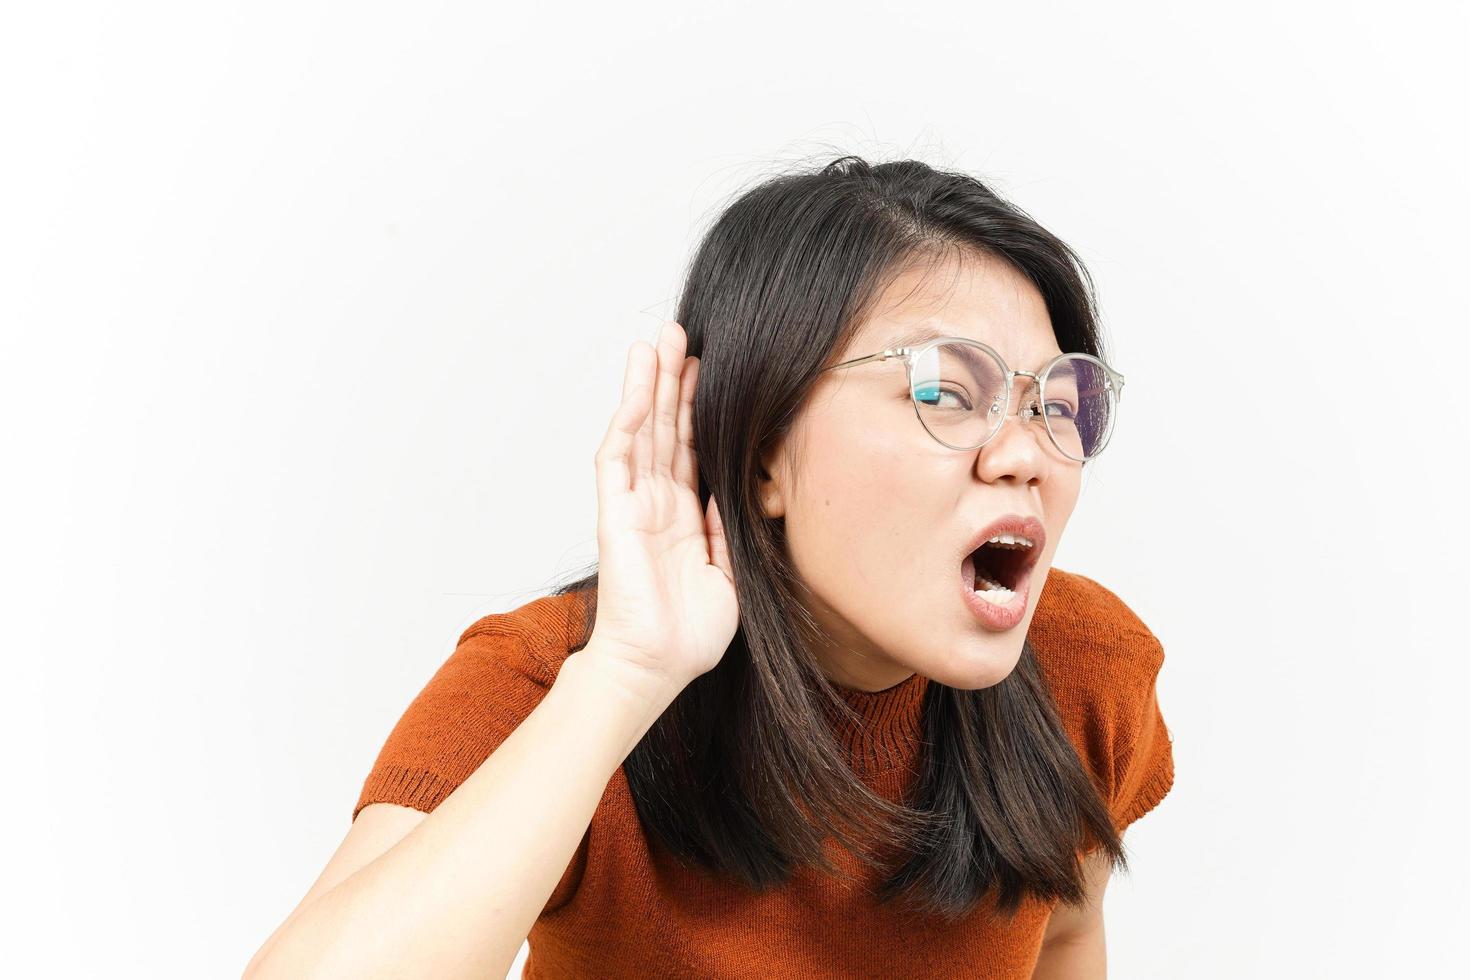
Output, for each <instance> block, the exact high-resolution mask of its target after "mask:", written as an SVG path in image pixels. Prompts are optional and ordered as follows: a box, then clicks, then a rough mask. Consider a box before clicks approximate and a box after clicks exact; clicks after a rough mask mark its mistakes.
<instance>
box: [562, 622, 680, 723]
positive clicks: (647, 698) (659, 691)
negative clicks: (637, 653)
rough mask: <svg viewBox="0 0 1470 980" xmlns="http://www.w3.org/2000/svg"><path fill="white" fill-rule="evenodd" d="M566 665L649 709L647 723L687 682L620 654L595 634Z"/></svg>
mask: <svg viewBox="0 0 1470 980" xmlns="http://www.w3.org/2000/svg"><path fill="white" fill-rule="evenodd" d="M569 666H570V667H571V668H572V670H573V672H574V673H576V674H578V675H579V676H581V677H584V678H586V680H587V683H589V684H591V685H592V686H594V687H595V688H597V689H598V690H599V691H603V692H611V693H612V694H613V695H614V696H617V697H620V698H623V699H625V700H626V701H627V702H628V703H629V704H630V705H633V706H638V707H641V708H643V709H645V710H647V711H650V712H652V718H651V719H650V724H651V723H652V719H653V718H657V717H658V716H659V715H661V714H663V711H664V709H665V708H667V707H668V706H669V704H670V703H671V702H672V701H673V700H674V698H675V697H677V696H678V694H679V692H680V691H682V690H683V689H684V688H685V686H687V681H686V682H681V681H679V680H678V679H676V678H672V677H669V676H668V675H666V674H664V673H662V672H660V671H658V670H656V669H654V668H651V667H646V666H643V665H640V664H639V663H637V662H636V661H635V660H634V659H633V658H630V657H627V656H624V655H623V654H622V652H620V649H619V648H618V647H617V646H615V645H612V644H609V643H607V642H605V641H603V640H601V639H599V638H597V637H593V638H592V639H591V640H590V641H588V643H587V645H586V646H584V647H583V648H582V649H581V650H578V651H577V652H576V653H573V654H571V655H569V656H568V657H567V658H566V660H565V661H564V662H563V665H562V670H563V671H566V669H567V668H568V667H569Z"/></svg>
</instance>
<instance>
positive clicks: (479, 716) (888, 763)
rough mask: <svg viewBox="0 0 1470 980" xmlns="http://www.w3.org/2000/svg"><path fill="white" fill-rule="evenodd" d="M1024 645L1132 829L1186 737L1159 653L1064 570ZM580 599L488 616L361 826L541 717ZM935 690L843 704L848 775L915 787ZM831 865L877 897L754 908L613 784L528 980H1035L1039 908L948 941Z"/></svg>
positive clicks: (836, 855) (856, 866)
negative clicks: (685, 858)
mask: <svg viewBox="0 0 1470 980" xmlns="http://www.w3.org/2000/svg"><path fill="white" fill-rule="evenodd" d="M1037 602H1038V605H1037V609H1036V613H1035V615H1034V616H1033V617H1032V622H1031V627H1030V634H1029V636H1030V639H1031V643H1032V647H1033V649H1034V650H1035V651H1036V655H1037V657H1038V659H1039V661H1040V664H1041V667H1042V671H1043V673H1044V674H1045V676H1046V678H1047V681H1048V684H1049V685H1050V687H1051V690H1052V695H1053V698H1054V699H1055V701H1056V704H1057V707H1058V709H1059V711H1060V714H1061V717H1062V720H1063V723H1064V725H1065V726H1066V729H1067V732H1068V735H1069V736H1070V737H1071V739H1072V741H1073V744H1074V745H1075V747H1076V750H1077V754H1078V756H1079V758H1081V760H1082V762H1083V764H1084V765H1085V766H1086V767H1087V768H1088V770H1089V771H1090V773H1091V774H1092V776H1093V779H1094V781H1095V783H1096V785H1097V787H1098V789H1099V791H1100V792H1101V793H1102V795H1103V799H1104V800H1105V801H1107V803H1108V806H1109V809H1110V811H1111V813H1112V815H1113V818H1114V822H1115V825H1116V826H1117V827H1118V829H1119V830H1120V831H1121V830H1122V829H1123V828H1124V827H1126V826H1127V825H1128V824H1130V823H1132V822H1133V821H1134V820H1136V819H1137V818H1138V817H1140V816H1142V815H1143V814H1145V813H1147V812H1148V811H1149V810H1151V809H1152V808H1153V807H1154V806H1155V805H1156V804H1157V803H1158V802H1159V801H1160V800H1161V799H1163V797H1164V794H1165V793H1167V792H1168V791H1169V788H1170V786H1171V785H1172V783H1173V777H1174V762H1173V754H1172V749H1171V742H1172V737H1171V735H1170V734H1169V731H1168V729H1167V728H1166V727H1165V725H1164V720H1163V717H1162V715H1161V714H1160V712H1159V705H1158V700H1157V694H1156V691H1155V686H1154V685H1155V678H1156V676H1157V674H1158V671H1159V668H1160V667H1161V665H1162V663H1163V648H1162V646H1161V644H1160V643H1159V641H1158V640H1157V639H1156V638H1155V637H1154V635H1153V634H1152V633H1151V632H1150V631H1149V629H1148V628H1147V627H1146V626H1145V625H1144V624H1143V623H1142V622H1141V621H1140V620H1139V619H1138V617H1137V616H1136V615H1134V613H1133V612H1132V610H1130V609H1129V608H1128V607H1127V606H1126V605H1125V604H1124V603H1123V602H1122V600H1120V599H1119V598H1118V597H1117V596H1115V595H1114V594H1113V593H1112V592H1110V591H1108V590H1107V589H1106V588H1104V587H1103V586H1102V585H1099V584H1098V583H1097V582H1095V581H1093V580H1092V579H1090V578H1087V577H1086V576H1083V575H1078V574H1075V573H1070V572H1064V571H1061V570H1060V569H1057V568H1052V569H1051V571H1050V573H1049V574H1048V577H1047V580H1046V584H1045V586H1044V588H1043V589H1042V592H1041V595H1040V596H1039V597H1038V600H1037ZM579 609H580V602H579V600H578V599H577V598H576V597H574V596H543V597H541V598H538V599H535V600H533V601H531V602H528V603H526V604H525V605H523V606H521V607H520V608H518V609H515V610H512V611H510V612H507V613H500V614H495V615H490V616H485V617H483V618H482V619H480V620H478V621H477V622H476V623H474V624H473V625H472V626H470V627H469V628H468V629H467V630H465V631H464V633H463V634H462V635H461V636H460V638H459V644H458V646H457V647H456V648H455V650H454V652H453V653H452V654H451V655H450V656H449V658H448V660H446V661H445V663H444V664H443V666H441V667H440V668H439V670H438V672H437V673H435V674H434V676H433V678H432V679H430V681H429V682H428V684H427V686H425V687H424V689H423V691H422V692H420V693H419V695H418V696H417V697H416V698H414V700H413V702H412V703H411V704H410V705H409V706H408V709H407V710H406V711H405V712H404V714H403V716H402V718H401V719H399V721H398V723H397V725H396V726H395V727H394V728H393V730H392V733H391V734H390V735H389V737H388V740H387V743H386V744H385V745H384V746H383V748H382V751H381V752H380V754H379V755H378V758H377V761H376V763H375V764H374V766H373V768H372V770H371V771H370V773H369V774H368V777H367V780H366V782H365V784H364V786H363V788H362V793H361V795H360V796H359V798H358V800H357V804H356V806H355V807H354V808H353V811H352V816H353V818H354V819H355V818H356V817H357V814H358V812H359V811H360V810H361V809H362V808H363V807H364V806H367V805H368V804H370V803H379V802H388V803H397V804H400V805H402V806H408V807H413V808H415V809H418V810H422V811H424V812H429V811H432V810H433V809H434V808H435V807H436V806H438V805H439V804H440V803H442V802H443V801H444V799H445V798H446V797H447V796H448V795H449V794H450V793H451V792H453V791H454V789H455V787H457V786H458V785H459V784H460V783H462V782H463V781H464V780H465V779H467V778H468V777H469V776H470V775H471V774H472V773H473V772H474V771H475V769H477V768H478V767H479V765H480V764H481V763H482V762H483V761H484V760H485V759H486V758H487V757H488V756H489V755H490V753H491V752H492V751H494V749H495V748H496V746H498V745H499V744H500V743H501V742H502V741H503V740H504V739H505V738H506V737H508V736H509V735H510V733H511V732H512V731H513V730H514V729H515V728H516V726H517V725H519V724H520V722H521V721H522V720H524V719H525V717H526V716H527V715H528V714H530V713H531V710H532V709H533V708H535V706H536V704H537V703H538V702H539V701H540V699H541V697H542V696H543V695H544V694H545V693H546V691H547V689H548V688H549V687H550V686H551V684H552V682H553V681H554V680H555V678H556V675H557V672H558V670H559V669H560V666H561V662H562V660H564V659H565V658H566V656H567V655H568V648H569V646H570V645H571V643H572V639H571V637H572V635H573V633H574V631H575V630H576V629H577V628H578V627H579V626H580V625H581V619H580V612H579ZM927 683H928V680H927V678H925V677H924V676H922V675H919V674H915V675H914V676H913V677H911V678H910V679H908V680H906V681H904V682H902V683H900V684H897V685H895V686H894V687H891V688H888V689H887V690H883V691H878V692H873V693H868V692H861V691H850V690H845V689H844V690H843V691H842V694H843V697H844V698H845V699H846V700H847V701H848V703H850V704H851V705H853V707H854V708H856V709H857V710H858V713H859V715H860V716H861V717H862V719H863V725H862V727H860V728H859V727H853V728H847V727H846V726H845V724H844V727H843V729H842V730H841V731H839V736H840V737H841V739H842V741H843V743H844V744H846V745H847V746H848V748H849V751H850V754H851V762H852V765H853V768H854V771H855V772H857V773H858V774H859V775H860V777H861V778H863V779H864V781H865V782H867V783H868V785H869V786H870V787H872V788H873V789H874V790H875V791H876V792H879V793H881V794H883V795H884V796H885V797H886V798H888V799H892V800H896V799H898V797H899V794H901V793H903V792H904V791H906V789H907V788H908V787H909V785H910V783H911V780H912V778H913V776H914V775H915V773H914V765H913V764H914V761H915V759H916V758H917V751H918V747H919V745H920V733H921V732H922V717H921V707H922V701H923V694H924V689H925V686H926V685H927ZM829 843H832V844H833V846H832V848H831V850H830V851H829V853H830V854H831V856H832V860H833V861H834V862H835V863H837V864H838V865H839V866H841V867H843V868H845V869H846V870H847V871H849V872H850V873H853V874H855V875H857V876H858V878H859V880H861V881H863V882H864V886H863V887H857V888H847V887H844V886H843V885H842V884H841V882H840V880H838V879H836V878H832V877H831V876H826V875H822V874H821V873H819V872H817V871H815V870H814V869H809V868H808V869H803V870H802V871H800V872H798V873H797V874H796V876H795V877H794V878H793V879H792V881H791V882H790V883H789V884H788V885H787V886H786V887H784V888H783V889H781V890H779V891H775V892H770V893H767V894H765V895H755V894H754V893H751V892H749V891H746V890H743V889H739V888H736V887H734V886H732V885H729V884H725V883H722V882H718V881H716V880H714V879H712V878H709V877H707V876H706V875H704V874H703V873H701V872H699V871H698V870H697V869H695V870H691V869H686V868H683V867H681V866H680V865H679V864H677V863H676V862H675V861H673V860H672V859H671V858H670V857H669V855H667V854H666V853H664V852H662V851H661V850H659V849H657V848H655V847H654V846H653V845H652V844H650V842H649V840H648V839H647V838H646V837H645V835H644V833H643V830H642V827H641V825H640V824H639V822H638V817H637V811H636V810H635V809H634V806H633V799H632V796H631V795H630V793H629V790H628V782H627V777H626V776H625V775H624V772H623V769H622V768H621V767H619V768H618V769H617V770H616V771H615V772H614V773H613V776H612V779H611V780H610V781H609V782H608V785H607V788H606V790H605V791H604V793H603V796H602V800H601V802H600V803H599V804H598V806H597V810H596V813H595V814H594V815H593V818H592V823H591V825H590V826H589V827H588V829H587V833H586V834H585V835H583V838H582V842H581V844H580V845H579V846H578V849H577V851H576V854H575V856H574V857H573V859H572V861H571V863H570V864H569V865H568V866H567V868H566V871H565V872H564V873H563V874H562V877H561V880H560V881H559V882H558V884H557V886H556V889H555V891H554V892H553V893H552V894H551V897H550V899H549V900H548V901H547V903H546V906H545V909H544V910H543V911H542V913H541V915H540V916H539V917H538V918H537V920H536V923H535V925H534V926H533V927H532V929H531V933H530V936H529V939H530V944H531V952H530V955H529V956H528V958H527V961H526V967H525V971H524V973H523V976H524V977H527V978H531V980H537V978H547V980H549V978H569V977H598V978H617V977H645V978H646V977H698V978H716V977H718V978H724V977H761V978H784V977H792V978H797V977H799V978H802V980H810V978H814V977H885V978H886V977H986V978H1007V980H1009V978H1026V977H1030V976H1031V972H1032V969H1033V968H1034V966H1035V964H1036V960H1037V956H1038V953H1039V952H1040V947H1041V937H1042V932H1043V930H1044V929H1045V927H1046V922H1047V918H1048V916H1049V915H1050V911H1051V906H1048V905H1042V904H1040V903H1038V902H1035V901H1028V902H1027V903H1025V904H1024V905H1023V906H1022V909H1021V911H1020V912H1019V913H1018V914H1017V915H1016V916H1015V917H1014V918H1013V919H1009V920H1007V919H1004V918H1001V917H998V916H991V915H988V914H987V912H988V911H990V910H991V909H992V906H991V902H990V901H989V900H987V901H985V902H983V903H981V906H980V907H979V909H977V911H976V912H975V913H974V914H973V915H972V916H970V917H969V918H967V919H965V920H964V921H962V922H960V923H958V924H956V925H950V926H948V927H945V926H944V925H942V924H939V923H932V924H931V923H928V922H924V921H913V920H911V919H907V918H900V916H899V915H898V914H897V913H896V912H895V911H894V910H893V909H892V908H891V907H887V906H881V905H879V904H878V903H877V902H876V901H875V900H873V899H872V898H871V897H870V895H869V894H868V893H867V891H866V888H867V886H870V885H872V884H874V883H875V881H874V878H873V874H872V872H871V871H869V870H868V869H866V868H865V866H864V865H862V864H861V862H859V861H858V860H857V859H856V858H855V857H853V856H852V855H850V854H848V853H847V852H846V851H844V850H843V849H841V848H840V847H837V846H836V845H835V842H832V841H830V839H829Z"/></svg>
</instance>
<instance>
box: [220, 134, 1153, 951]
mask: <svg viewBox="0 0 1470 980" xmlns="http://www.w3.org/2000/svg"><path fill="white" fill-rule="evenodd" d="M1079 355H1080V356H1079ZM1122 384H1123V378H1122V375H1121V374H1119V373H1118V372H1117V371H1116V370H1115V369H1113V368H1112V367H1111V366H1109V365H1107V364H1106V362H1105V361H1104V359H1103V358H1102V351H1101V340H1100V337H1099V331H1098V325H1097V321H1096V314H1095V306H1094V303H1093V301H1092V293H1091V283H1090V280H1089V279H1088V277H1087V273H1086V271H1085V269H1084V268H1083V267H1082V264H1081V262H1080V261H1079V260H1078V259H1077V257H1076V256H1075V254H1074V253H1073V252H1072V251H1071V250H1070V249H1069V248H1068V247H1067V246H1066V245H1065V244H1063V243H1062V242H1061V241H1059V240H1058V239H1057V238H1056V237H1054V236H1053V235H1052V234H1050V233H1049V232H1047V231H1046V230H1045V229H1043V228H1042V227H1040V226H1039V225H1038V224H1037V223H1036V222H1035V221H1034V220H1032V219H1031V218H1030V217H1029V216H1028V215H1026V214H1025V213H1024V212H1022V211H1020V210H1019V209H1017V208H1015V207H1014V206H1012V205H1010V204H1008V203H1006V202H1005V201H1003V200H1001V199H1000V198H998V197H997V196H996V195H995V194H994V193H992V192H991V191H990V190H989V189H987V188H986V187H985V186H984V185H983V184H981V183H980V182H978V181H976V180H975V179H973V178H972V177H969V176H966V175H963V174H954V173H945V172H940V171H936V170H934V169H932V168H930V167H928V166H926V165H925V164H923V163H919V162H916V161H902V162H896V163H885V164H881V165H877V166H871V165H869V164H868V163H867V162H866V161H864V160H862V159H860V158H856V157H844V158H840V159H838V160H835V161H833V162H832V163H830V164H829V165H827V166H826V167H824V168H821V169H820V170H818V171H816V172H812V173H797V174H791V175H784V176H780V177H776V178H774V179H771V180H768V181H767V182H765V183H763V184H761V185H760V186H758V187H756V188H755V189H753V190H751V191H749V192H748V193H746V194H745V195H743V196H742V197H740V198H739V199H738V200H737V201H736V202H735V203H734V204H733V205H732V206H731V207H730V208H729V209H728V210H727V211H726V212H725V213H724V214H723V215H722V216H721V218H720V220H719V221H718V223H717V224H716V225H715V226H714V227H713V228H712V229H711V230H710V231H709V233H708V235H707V236H706V238H705V240H704V241H703V243H702V244H701V246H700V248H699V249H698V252H697V254H696V257H695V260H694V262H693V265H692V267H691V269H690V271H689V275H688V281H687V284H686V287H685V290H684V294H683V296H682V298H681V301H680V304H679V308H678V313H677V322H676V323H669V324H666V325H665V326H664V328H663V329H662V331H661V333H660V336H659V338H658V340H657V343H656V346H655V347H650V345H648V344H645V343H643V342H641V341H640V342H638V343H636V344H634V345H633V346H632V347H631V348H630V350H629V353H628V360H627V365H626V373H625V378H624V383H623V394H622V400H621V403H620V404H619V405H618V407H617V409H616V411H615V413H614V414H613V417H612V420H611V422H610V424H609V426H608V429H607V432H606V435H605V437H604V439H603V442H602V445H601V447H600V448H599V449H598V451H597V454H596V476H597V498H598V535H597V537H598V554H599V560H600V564H599V566H598V570H597V572H596V573H594V574H592V575H589V576H587V577H585V578H583V579H581V580H580V581H577V582H574V583H571V584H570V585H566V586H563V587H561V588H559V589H557V590H556V591H554V592H553V593H552V594H550V595H547V596H543V597H541V598H539V599H536V600H534V601H532V602H529V603H527V604H525V605H523V606H522V607H520V608H519V609H516V610H513V611H511V612H508V613H502V614H497V615H491V616H486V617H484V618H483V619H481V620H480V621H478V622H477V623H475V624H474V625H473V626H471V627H470V628H469V629H468V630H466V631H465V632H464V634H463V635H462V636H461V637H460V642H459V645H458V647H457V648H456V649H455V651H454V653H453V655H452V656H451V657H450V658H449V660H448V661H447V662H446V663H445V664H444V665H443V667H441V669H440V670H439V672H438V673H437V674H436V675H435V676H434V678H433V679H432V680H431V681H430V682H429V684H428V685H427V687H426V688H425V689H424V690H423V691H422V692H421V693H420V694H419V696H418V697H417V698H416V699H415V700H414V701H413V703H412V704H411V705H410V706H409V708H408V710H407V711H406V712H405V714H404V715H403V717H402V719H401V720H400V721H399V722H398V725H397V726H396V727H395V728H394V730H393V733H392V735H391V736H390V737H389V739H388V742H387V744H386V745H385V746H384V747H383V750H382V752H381V753H380V755H379V757H378V760H377V763H376V765H375V766H374V768H373V770H372V772H371V773H370V774H369V776H368V778H367V780H366V783H365V785H364V787H363V792H362V795H361V796H360V798H359V800H358V801H357V805H356V807H355V809H354V811H353V816H354V823H353V826H352V828H351V830H350V832H349V833H348V835H347V837H346V839H345V840H344V841H343V843H342V844H341V846H340V848H339V850H338V852H337V853H336V855H334V856H333V858H332V860H331V862H330V863H329V864H328V865H327V868H326V869H325V870H324V871H323V873H322V875H321V878H320V879H319V880H318V881H317V882H316V884H315V885H314V886H313V887H312V889H311V891H310V892H309V893H308V894H307V896H306V897H305V898H304V899H303V900H302V903H301V905H300V906H299V907H298V908H297V910H296V911H295V912H293V913H292V915H291V917H290V918H288V919H287V921H286V922H285V923H284V924H283V925H282V926H281V927H280V928H279V929H278V930H277V931H276V933H275V934H274V935H273V936H272V937H271V938H270V939H269V940H268V941H267V943H266V945H265V946H264V947H263V948H262V949H261V951H260V952H259V953H257V955H256V958H255V960H253V961H252V963H251V967H250V969H249V971H248V975H250V976H262V977H264V976H290V977H304V976H328V975H330V976H338V975H343V976H347V975H350V976H367V975H393V976H410V975H411V976H432V977H472V976H473V977H483V976H500V975H502V974H503V973H504V972H506V971H507V970H508V969H509V967H510V965H511V964H512V962H513V960H514V958H515V956H516V955H517V953H518V951H519V948H520V946H521V943H522V941H523V940H524V939H525V938H526V937H527V936H528V935H529V938H530V941H531V955H530V957H529V959H528V962H527V970H526V974H525V975H526V976H528V977H572V976H589V977H591V976H596V977H623V976H630V977H631V976H639V977H650V976H688V977H737V976H739V977H745V976H761V977H787V976H790V977H818V976H833V977H841V976H881V977H896V976H903V977H917V976H924V977H959V976H964V977H1007V978H1009V977H1031V976H1036V977H1068V978H1085V977H1102V976H1103V975H1104V971H1105V963H1104V960H1105V957H1104V940H1103V931H1102V915H1101V913H1102V892H1103V888H1104V886H1105V884H1106V881H1107V878H1108V875H1109V873H1110V871H1111V870H1112V868H1113V867H1114V866H1118V867H1122V868H1124V869H1125V870H1126V861H1125V859H1124V855H1123V849H1122V842H1121V834H1122V832H1123V829H1124V828H1125V827H1126V826H1127V825H1128V824H1129V823H1131V822H1132V821H1133V820H1135V819H1137V818H1138V817H1139V816H1141V815H1142V814H1144V813H1146V812H1147V811H1148V810H1150V809H1151V808H1152V807H1153V806H1154V805H1156V804H1157V803H1158V802H1159V800H1160V799H1162V797H1163V796H1164V794H1165V793H1166V792H1167V791H1168V790H1169V788H1170V785H1171V783H1172V778H1173V759H1172V753H1171V743H1170V737H1169V733H1168V730H1167V729H1166V727H1165V726H1164V722H1163V719H1162V717H1161V715H1160V712H1159V707H1158V703H1157V698H1156V694H1155V686H1154V684H1155V678H1156V675H1157V673H1158V670H1159V668H1160V666H1161V664H1162V659H1163V651H1162V648H1161V646H1160V644H1159V642H1158V640H1157V639H1156V638H1155V637H1154V636H1153V634H1152V633H1150V631H1149V630H1148V628H1147V627H1146V626H1145V625H1144V624H1143V623H1142V622H1140V621H1139V619H1138V618H1137V617H1136V616H1135V615H1134V614H1133V613H1132V612H1131V610H1129V609H1128V607H1127V606H1126V605H1125V604H1124V603H1122V602H1121V601H1120V600H1119V599H1118V598H1117V597H1116V596H1114V595H1113V594H1112V593H1111V592H1109V591H1108V590H1107V589H1105V588H1104V587H1102V586H1101V585H1099V584H1098V583H1096V582H1094V581H1093V580H1091V579H1089V578H1086V577H1084V576H1081V575H1076V574H1072V573H1067V572H1064V571H1061V570H1057V569H1053V568H1052V567H1051V560H1052V555H1053V554H1054V553H1055V550H1056V547H1057V544H1058V543H1059V542H1060V540H1061V537H1062V532H1063V531H1064V529H1065V527H1066V525H1067V522H1068V520H1069V519H1070V517H1071V514H1072V511H1073V509H1074V507H1075V505H1076V502H1077V497H1078V493H1079V489H1080V482H1081V477H1082V471H1083V468H1084V467H1085V466H1086V465H1087V463H1088V462H1090V461H1091V460H1092V459H1094V458H1096V456H1097V454H1098V453H1100V452H1101V451H1102V449H1103V448H1104V447H1105V446H1106V444H1107V442H1108V439H1109V438H1110V436H1111V434H1112V432H1113V426H1114V423H1115V421H1116V415H1117V405H1118V395H1119V392H1120V391H1121V387H1122Z"/></svg>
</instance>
